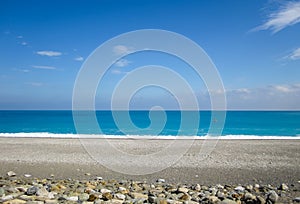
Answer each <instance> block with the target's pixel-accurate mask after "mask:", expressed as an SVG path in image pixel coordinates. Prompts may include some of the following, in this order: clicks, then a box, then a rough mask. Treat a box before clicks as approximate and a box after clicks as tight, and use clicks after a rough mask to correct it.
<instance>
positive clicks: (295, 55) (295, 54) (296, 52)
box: [285, 47, 300, 60]
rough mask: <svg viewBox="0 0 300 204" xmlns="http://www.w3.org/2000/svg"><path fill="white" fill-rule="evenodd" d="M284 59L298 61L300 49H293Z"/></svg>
mask: <svg viewBox="0 0 300 204" xmlns="http://www.w3.org/2000/svg"><path fill="white" fill-rule="evenodd" d="M285 59H289V60H299V59H300V47H299V48H297V49H295V50H294V51H293V52H292V53H290V54H289V55H287V56H286V57H285Z"/></svg>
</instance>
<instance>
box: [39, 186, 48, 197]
mask: <svg viewBox="0 0 300 204" xmlns="http://www.w3.org/2000/svg"><path fill="white" fill-rule="evenodd" d="M36 195H37V196H41V197H48V195H49V192H48V191H47V190H46V189H45V187H42V188H40V189H38V191H37V192H36Z"/></svg>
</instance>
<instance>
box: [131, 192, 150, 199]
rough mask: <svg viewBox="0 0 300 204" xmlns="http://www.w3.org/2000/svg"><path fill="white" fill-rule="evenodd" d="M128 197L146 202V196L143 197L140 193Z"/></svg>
mask: <svg viewBox="0 0 300 204" xmlns="http://www.w3.org/2000/svg"><path fill="white" fill-rule="evenodd" d="M130 195H131V197H132V198H134V199H145V200H148V195H145V194H142V193H136V192H133V193H131V194H130Z"/></svg>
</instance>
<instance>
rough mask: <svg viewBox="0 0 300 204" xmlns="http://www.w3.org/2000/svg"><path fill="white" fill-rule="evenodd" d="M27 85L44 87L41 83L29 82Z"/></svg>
mask: <svg viewBox="0 0 300 204" xmlns="http://www.w3.org/2000/svg"><path fill="white" fill-rule="evenodd" d="M25 84H27V85H31V86H42V85H43V83H40V82H27V83H25Z"/></svg>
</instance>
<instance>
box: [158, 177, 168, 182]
mask: <svg viewBox="0 0 300 204" xmlns="http://www.w3.org/2000/svg"><path fill="white" fill-rule="evenodd" d="M157 182H158V183H165V182H166V180H165V179H162V178H160V179H157Z"/></svg>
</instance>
